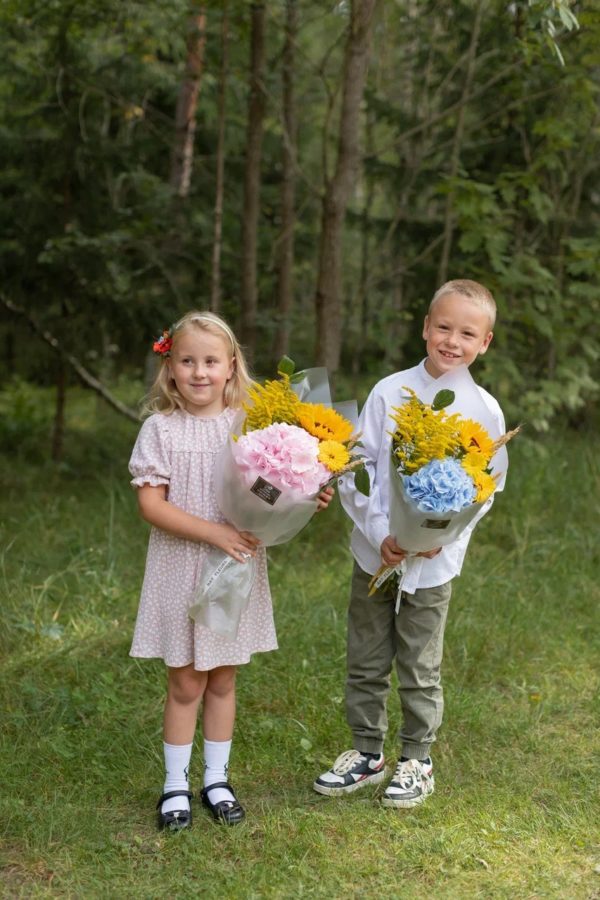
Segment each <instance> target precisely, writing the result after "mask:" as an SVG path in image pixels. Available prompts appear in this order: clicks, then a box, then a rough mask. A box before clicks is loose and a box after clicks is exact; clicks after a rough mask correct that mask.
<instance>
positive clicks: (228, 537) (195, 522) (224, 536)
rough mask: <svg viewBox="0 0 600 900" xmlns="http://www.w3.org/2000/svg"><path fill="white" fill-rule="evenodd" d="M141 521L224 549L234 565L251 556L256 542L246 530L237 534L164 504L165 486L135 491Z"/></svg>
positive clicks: (227, 526) (147, 486) (226, 526)
mask: <svg viewBox="0 0 600 900" xmlns="http://www.w3.org/2000/svg"><path fill="white" fill-rule="evenodd" d="M137 495H138V506H139V510H140V515H141V516H142V519H145V520H146V522H149V523H150V525H154V526H155V527H156V528H161V529H162V530H163V531H168V532H169V534H173V535H175V537H180V538H184V539H185V540H186V541H205V542H206V543H207V544H213V546H215V547H219V548H220V549H221V550H224V551H225V553H227V554H228V555H229V556H232V557H233V558H234V559H235V560H237V561H238V562H244V561H245V557H244V554H246V555H248V554H250V556H254V555H255V553H256V548H257V547H258V545H259V543H260V541H259V540H258V539H257V538H255V537H254V535H253V534H250V532H249V531H238V530H237V528H234V527H233V525H230V524H229V523H228V522H209V521H208V520H207V519H200V518H199V517H198V516H193V515H191V514H190V513H187V512H185V511H184V510H183V509H179V508H178V507H177V506H173V504H172V503H169V502H168V501H167V485H165V484H159V485H157V486H156V487H153V486H152V485H150V484H143V485H142V486H141V487H139V488H138V489H137Z"/></svg>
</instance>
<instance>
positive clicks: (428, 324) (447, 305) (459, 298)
mask: <svg viewBox="0 0 600 900" xmlns="http://www.w3.org/2000/svg"><path fill="white" fill-rule="evenodd" d="M492 336H493V335H492V332H491V331H490V321H489V318H488V315H487V313H486V312H485V311H484V310H483V309H481V308H480V307H479V306H477V304H476V303H474V302H473V301H472V300H469V298H468V297H463V295H462V294H445V295H444V296H443V297H440V299H439V300H438V301H437V303H435V304H434V306H433V309H432V310H431V312H430V314H429V315H428V316H426V317H425V324H424V326H423V337H424V339H425V341H426V342H427V357H428V358H427V360H426V361H425V368H426V369H427V371H428V372H429V374H430V375H433V377H434V378H439V377H440V375H444V374H445V373H446V372H451V371H452V369H455V368H456V367H457V366H470V365H471V363H472V362H473V361H474V360H475V359H476V358H477V357H478V356H479V354H480V353H485V351H486V350H487V348H488V347H489V345H490V341H491V340H492Z"/></svg>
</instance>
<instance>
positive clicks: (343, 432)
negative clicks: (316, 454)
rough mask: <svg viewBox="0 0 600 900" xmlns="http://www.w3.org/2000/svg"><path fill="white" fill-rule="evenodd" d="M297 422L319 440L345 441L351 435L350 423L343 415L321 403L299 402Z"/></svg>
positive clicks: (351, 427)
mask: <svg viewBox="0 0 600 900" xmlns="http://www.w3.org/2000/svg"><path fill="white" fill-rule="evenodd" d="M297 414H298V424H299V425H300V426H301V427H302V428H304V429H305V431H308V433H309V434H312V435H314V436H315V437H318V438H319V440H320V441H338V443H341V444H343V443H345V442H346V441H349V440H350V438H351V437H352V431H353V426H352V423H351V422H349V421H348V419H345V418H344V416H342V415H340V413H338V412H336V411H335V409H331V407H329V406H323V404H321V403H301V404H300V405H299V409H298V413H297Z"/></svg>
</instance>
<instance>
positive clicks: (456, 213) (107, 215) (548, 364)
mask: <svg viewBox="0 0 600 900" xmlns="http://www.w3.org/2000/svg"><path fill="white" fill-rule="evenodd" d="M0 16H1V21H0V24H1V30H0V48H1V50H2V52H1V54H0V103H1V110H0V133H1V136H2V141H1V143H2V150H1V152H2V157H3V160H2V162H3V165H2V173H1V175H0V178H1V182H2V194H3V202H2V207H1V208H0V228H1V234H0V242H1V243H0V248H1V263H0V265H1V267H2V286H1V293H0V297H1V300H2V313H3V316H2V322H1V323H0V335H1V340H2V345H3V347H4V352H3V354H2V358H1V359H0V371H2V373H3V377H4V382H5V385H6V384H7V381H9V382H10V383H11V384H12V389H13V392H16V394H17V395H18V397H20V400H19V401H18V405H19V408H23V413H22V414H23V415H24V416H27V413H26V409H25V408H26V407H27V403H28V401H27V399H26V397H25V396H24V395H25V394H26V386H25V384H24V383H23V382H25V383H29V384H44V385H48V384H53V385H55V386H56V417H55V423H54V439H53V453H54V456H55V458H59V457H60V455H61V453H62V442H63V430H64V408H65V394H66V391H67V389H68V386H69V384H70V383H73V381H77V380H78V379H80V378H81V377H82V374H83V376H84V378H85V377H86V376H87V382H88V384H89V385H91V386H93V387H94V388H96V389H98V384H97V383H96V382H95V379H98V381H99V382H100V384H101V386H103V387H104V388H106V390H107V391H108V392H111V391H113V390H114V388H115V385H116V384H117V383H118V380H119V379H125V380H131V379H134V380H138V381H143V380H144V367H145V365H146V361H147V350H148V346H149V344H150V342H151V340H152V338H154V337H156V335H158V334H159V333H160V332H161V331H162V329H163V328H166V327H168V326H169V325H170V324H171V323H172V322H173V321H175V320H176V319H177V317H178V316H179V315H180V314H181V313H183V312H184V311H186V310H188V309H190V308H198V307H210V308H212V309H214V310H216V311H220V312H221V313H222V314H223V315H225V316H226V317H227V318H228V320H229V321H230V322H231V324H232V326H233V327H234V329H235V330H236V332H237V333H239V334H240V336H241V338H242V341H243V342H244V344H245V345H246V347H247V350H248V352H249V355H250V357H251V358H252V360H253V363H254V367H255V371H257V373H258V374H268V373H272V372H273V369H274V364H275V363H276V361H277V359H279V358H280V357H281V355H282V354H283V353H285V352H287V353H290V354H291V355H292V357H294V358H295V360H296V362H297V364H298V365H300V366H306V365H311V364H313V363H314V362H318V363H321V364H324V365H327V366H328V368H329V370H330V372H331V375H332V378H335V376H336V373H339V375H340V378H342V379H343V376H344V375H345V374H346V375H348V376H351V377H352V379H353V389H354V390H355V392H356V393H358V394H361V393H362V392H363V389H362V388H361V385H360V378H359V376H363V377H364V376H366V377H367V381H368V382H369V383H372V382H373V381H374V380H376V378H378V377H381V376H383V375H385V374H388V373H389V372H391V371H393V370H395V369H397V368H399V367H403V366H406V365H412V364H413V363H414V362H415V361H416V360H418V359H419V358H420V355H421V353H422V343H421V336H420V331H421V323H422V318H423V314H424V312H425V311H426V307H427V303H428V301H429V299H430V297H431V296H432V294H433V292H434V290H435V288H436V286H438V285H439V284H440V283H441V282H443V281H445V280H446V279H447V278H450V277H471V278H476V279H479V280H481V281H483V282H484V283H485V284H486V285H487V286H489V288H490V289H491V290H492V292H493V293H494V295H495V296H496V298H497V302H498V307H499V320H498V327H497V333H496V340H495V346H494V350H495V352H494V353H490V354H488V355H487V356H486V357H485V358H484V359H483V363H482V366H481V367H480V369H479V378H480V380H481V381H482V383H483V384H485V385H486V386H488V387H491V388H492V389H493V392H494V394H495V395H497V396H498V398H499V400H500V402H501V403H502V405H503V407H504V408H505V410H506V412H507V418H508V419H509V421H511V422H515V421H526V422H527V423H528V424H529V425H530V426H531V427H532V428H533V429H536V430H539V429H547V428H548V427H549V425H550V423H551V422H552V421H553V419H555V418H560V419H561V420H563V421H564V420H568V421H570V422H571V423H572V424H577V423H578V422H581V421H582V420H583V419H585V418H586V415H587V412H586V408H589V405H590V404H591V403H592V401H593V399H594V398H595V397H597V392H598V367H597V360H598V301H597V290H598V274H599V268H600V236H599V235H600V231H599V229H598V206H599V203H600V194H599V191H598V175H599V169H600V152H599V150H600V148H599V143H600V127H599V125H600V120H599V116H600V112H599V107H598V86H599V81H600V70H599V62H600V4H598V3H596V2H591V3H587V4H585V5H583V4H582V5H581V9H580V8H579V4H571V3H568V2H566V0H562V2H557V0H553V2H543V0H529V2H527V0H524V2H514V3H502V2H492V0H469V2H458V3H441V4H440V3H434V2H427V0H419V2H415V0H412V2H410V0H406V2H401V0H394V2H389V0H388V2H382V3H379V4H376V3H375V2H374V0H369V2H367V0H362V2H355V3H353V4H351V3H347V2H341V3H331V4H321V3H310V2H305V3H302V4H301V3H298V2H293V0H290V2H287V3H284V2H281V3H268V4H261V3H247V2H233V0H231V2H221V3H213V4H210V3H206V4H199V3H190V2H189V0H185V2H183V0H169V2H161V0H157V2H153V3H151V4H143V3H137V2H122V0H119V2H111V0H109V2H103V3H98V2H92V0H85V2H67V0H53V2H44V3H39V2H35V0H24V2H21V0H20V2H18V3H14V2H10V0H5V2H4V3H3V5H2V10H1V12H0ZM27 317H29V322H28V321H27ZM31 327H35V328H37V331H38V334H39V335H40V338H39V340H38V339H36V340H34V339H33V338H32V336H31V331H30V329H31ZM44 333H45V338H46V340H45V341H44V340H43V337H42V336H43V335H44ZM49 341H54V343H53V344H51V343H49ZM57 350H58V351H60V352H57ZM69 357H70V360H69ZM117 394H118V389H117ZM15 402H16V400H15V397H13V400H12V403H8V406H11V405H12V407H13V408H14V403H15ZM30 417H31V416H30ZM4 427H6V426H4Z"/></svg>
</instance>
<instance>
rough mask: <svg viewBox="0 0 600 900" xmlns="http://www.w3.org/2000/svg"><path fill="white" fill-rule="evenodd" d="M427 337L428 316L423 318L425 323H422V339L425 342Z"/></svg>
mask: <svg viewBox="0 0 600 900" xmlns="http://www.w3.org/2000/svg"><path fill="white" fill-rule="evenodd" d="M428 337H429V316H425V321H424V322H423V339H424V340H427V338H428Z"/></svg>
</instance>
